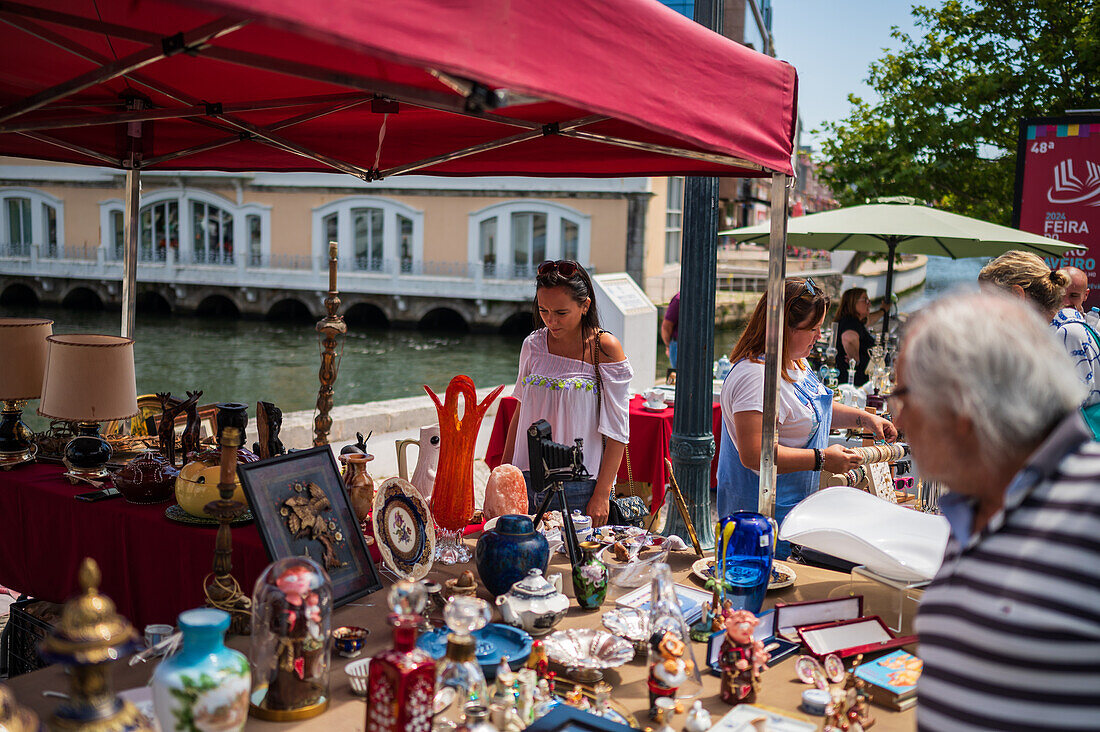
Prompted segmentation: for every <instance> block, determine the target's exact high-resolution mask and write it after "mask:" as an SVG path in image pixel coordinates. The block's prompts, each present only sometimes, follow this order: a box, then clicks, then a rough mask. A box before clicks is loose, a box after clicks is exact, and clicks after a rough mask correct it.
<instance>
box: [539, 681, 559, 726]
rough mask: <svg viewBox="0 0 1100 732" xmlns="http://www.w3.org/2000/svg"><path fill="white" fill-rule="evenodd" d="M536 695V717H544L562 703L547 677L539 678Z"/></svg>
mask: <svg viewBox="0 0 1100 732" xmlns="http://www.w3.org/2000/svg"><path fill="white" fill-rule="evenodd" d="M535 697H536V699H537V701H536V702H535V719H542V718H543V717H545V716H546V715H547V714H549V713H550V710H552V709H553V708H554V707H556V706H558V705H559V704H561V700H560V699H558V698H557V697H555V696H554V693H553V692H552V691H551V690H550V682H549V681H548V680H546V679H539V685H538V687H537V689H536V694H535Z"/></svg>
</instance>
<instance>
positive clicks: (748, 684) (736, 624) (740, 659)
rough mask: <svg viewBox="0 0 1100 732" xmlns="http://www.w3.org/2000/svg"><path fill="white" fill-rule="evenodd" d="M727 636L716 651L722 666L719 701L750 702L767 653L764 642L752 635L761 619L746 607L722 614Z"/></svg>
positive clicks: (767, 656)
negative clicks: (720, 647)
mask: <svg viewBox="0 0 1100 732" xmlns="http://www.w3.org/2000/svg"><path fill="white" fill-rule="evenodd" d="M725 620H726V637H725V638H724V639H722V649H721V651H720V652H719V654H718V666H719V668H721V669H722V701H724V702H726V703H727V704H734V705H736V704H752V703H753V702H755V701H756V685H757V682H758V681H759V680H760V674H761V673H762V672H763V670H764V666H765V664H766V663H767V662H768V659H769V658H770V656H769V655H768V653H767V652H766V651H764V644H763V643H761V642H760V641H758V640H755V639H754V638H753V637H752V633H753V630H755V629H756V626H757V625H758V624H759V623H760V619H759V618H757V617H756V616H755V615H753V614H752V613H750V612H749V611H748V610H730V611H727V612H726V613H725Z"/></svg>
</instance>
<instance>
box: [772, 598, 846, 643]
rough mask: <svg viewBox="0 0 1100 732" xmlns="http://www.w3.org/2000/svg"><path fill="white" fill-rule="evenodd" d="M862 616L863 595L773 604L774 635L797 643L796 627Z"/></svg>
mask: <svg viewBox="0 0 1100 732" xmlns="http://www.w3.org/2000/svg"><path fill="white" fill-rule="evenodd" d="M861 617H863V595H852V596H851V597H838V598H835V599H832V600H806V601H805V602H790V603H785V604H780V603H776V605H775V631H776V633H775V634H776V635H777V636H779V637H781V638H783V639H785V640H787V641H790V642H791V643H799V642H801V639H800V638H799V635H798V629H799V628H801V627H803V626H806V625H822V624H824V623H831V622H834V621H836V620H855V619H856V618H861Z"/></svg>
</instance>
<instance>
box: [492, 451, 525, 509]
mask: <svg viewBox="0 0 1100 732" xmlns="http://www.w3.org/2000/svg"><path fill="white" fill-rule="evenodd" d="M482 513H483V514H484V516H485V520H486V521H488V520H489V519H491V518H496V517H497V516H504V515H505V514H509V513H527V484H526V483H524V482H523V472H522V471H520V469H519V468H517V467H516V466H515V465H508V464H507V463H505V464H504V465H498V466H496V467H495V468H493V472H492V473H490V474H489V482H488V483H487V484H486V485H485V505H484V506H483V507H482Z"/></svg>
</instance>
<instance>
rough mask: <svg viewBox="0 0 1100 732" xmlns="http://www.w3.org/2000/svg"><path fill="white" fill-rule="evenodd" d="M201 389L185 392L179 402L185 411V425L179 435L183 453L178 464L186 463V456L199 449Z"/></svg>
mask: <svg viewBox="0 0 1100 732" xmlns="http://www.w3.org/2000/svg"><path fill="white" fill-rule="evenodd" d="M201 396H202V390H199V391H189V392H187V399H186V400H185V401H184V402H183V404H181V405H180V406H182V407H183V408H184V411H185V412H186V413H187V426H186V427H184V428H183V435H181V436H180V451H181V452H182V453H183V455H182V456H181V458H180V464H181V465H186V464H187V458H188V457H189V456H191V455H194V454H195V453H197V452H198V451H199V397H201Z"/></svg>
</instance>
